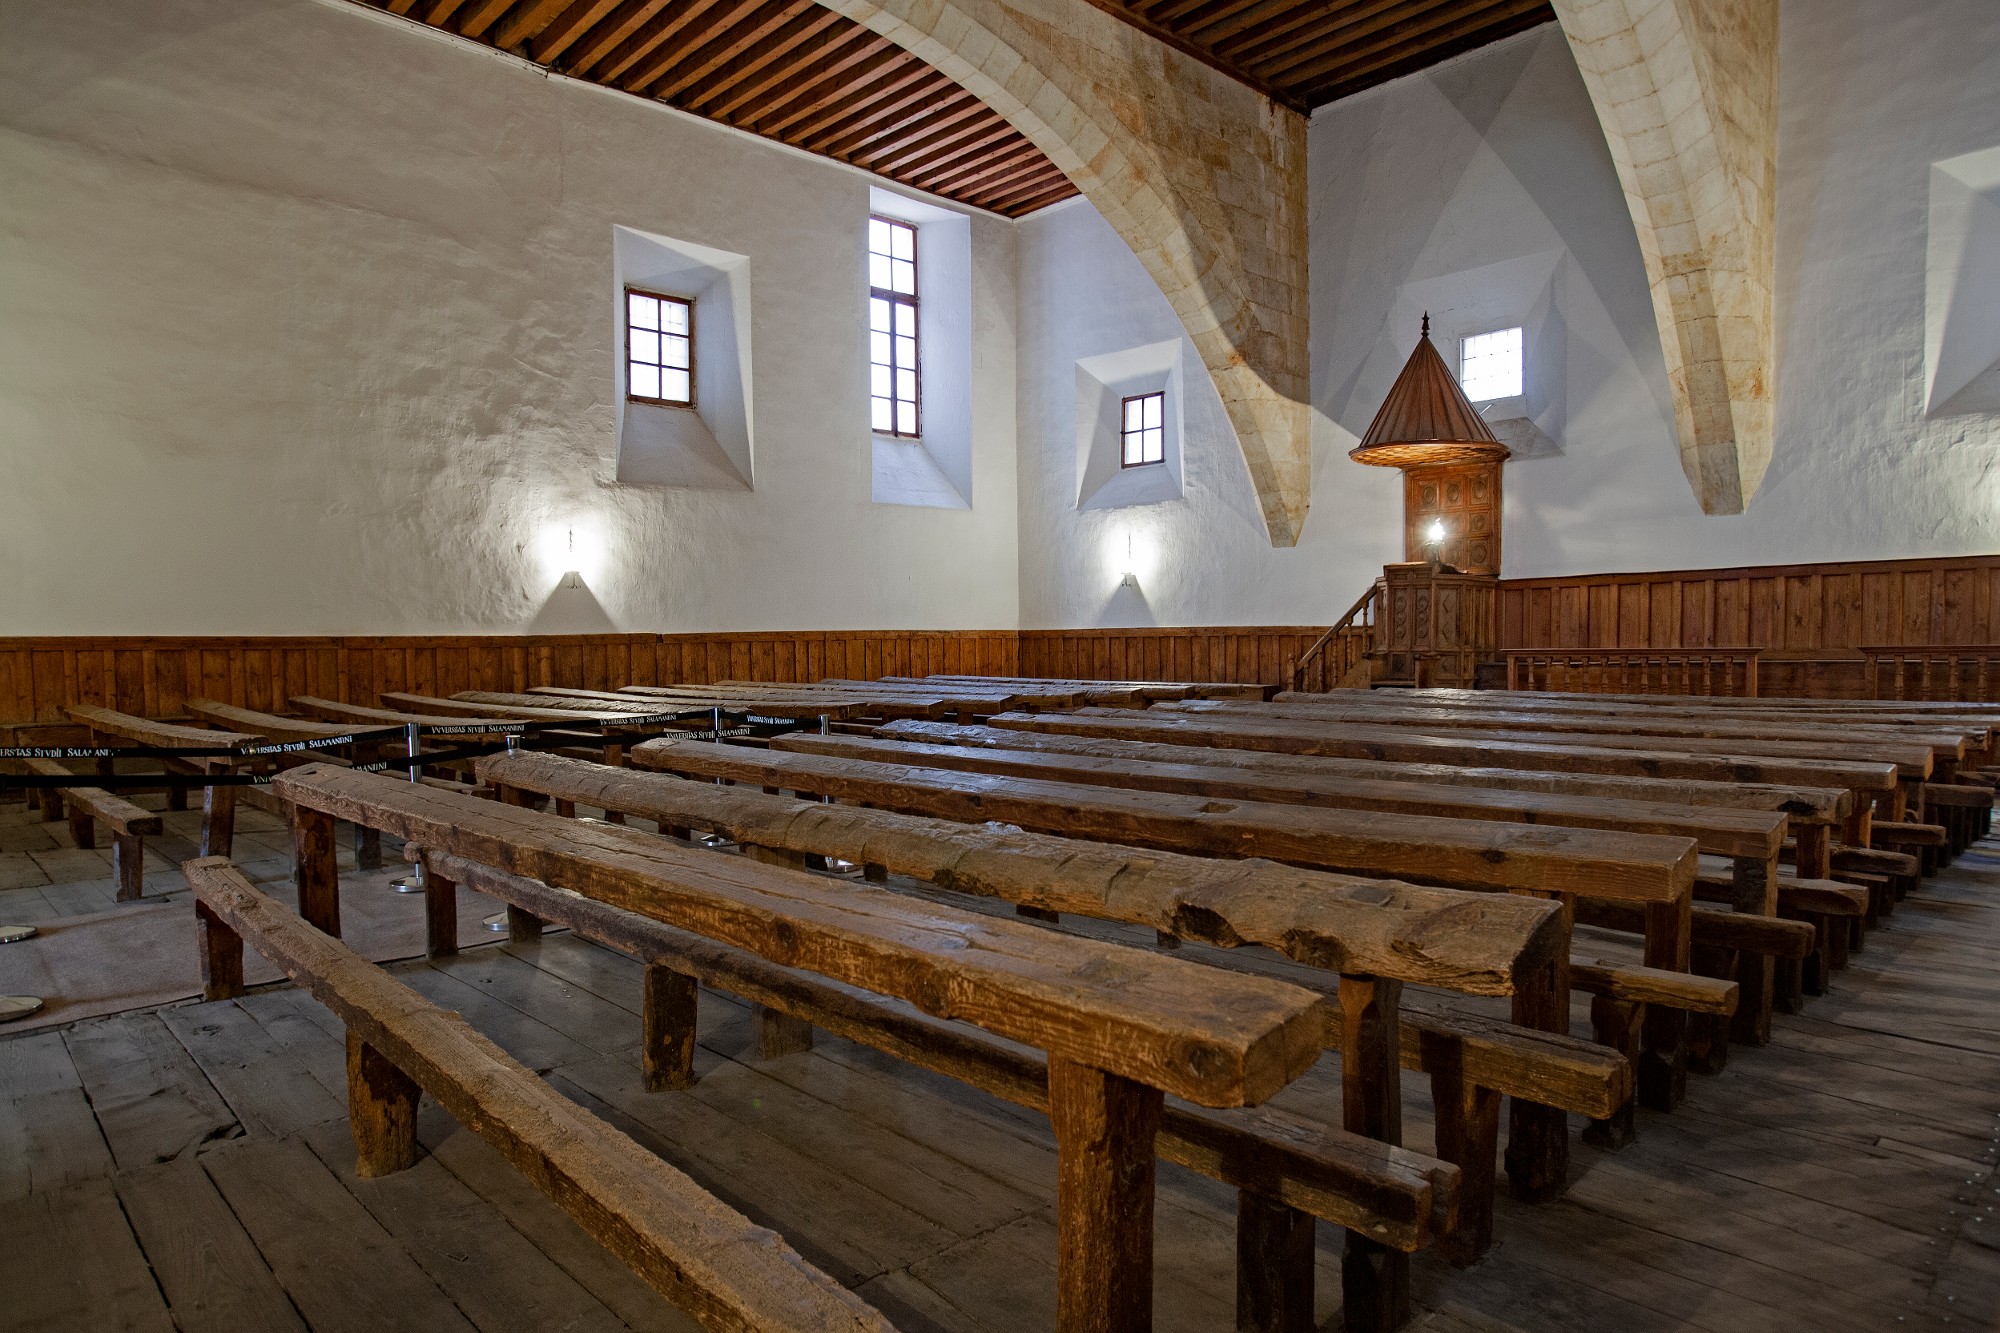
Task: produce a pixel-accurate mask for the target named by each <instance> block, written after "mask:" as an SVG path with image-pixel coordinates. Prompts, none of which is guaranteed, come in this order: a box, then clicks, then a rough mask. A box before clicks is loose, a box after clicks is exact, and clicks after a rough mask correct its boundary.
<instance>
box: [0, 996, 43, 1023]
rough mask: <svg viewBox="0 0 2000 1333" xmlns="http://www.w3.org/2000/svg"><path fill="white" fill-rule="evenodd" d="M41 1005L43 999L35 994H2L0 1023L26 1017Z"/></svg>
mask: <svg viewBox="0 0 2000 1333" xmlns="http://www.w3.org/2000/svg"><path fill="white" fill-rule="evenodd" d="M41 1007H42V1002H41V1000H40V999H38V998H37V997H35V996H33V995H0V1023H11V1022H13V1021H14V1020H15V1019H17V1018H26V1017H27V1016H28V1015H29V1014H32V1013H35V1012H36V1011H38V1010H39V1009H40V1008H41Z"/></svg>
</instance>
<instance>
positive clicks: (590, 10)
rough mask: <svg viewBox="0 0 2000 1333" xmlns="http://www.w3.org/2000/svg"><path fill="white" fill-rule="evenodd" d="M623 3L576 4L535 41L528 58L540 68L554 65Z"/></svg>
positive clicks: (580, 0) (592, 0)
mask: <svg viewBox="0 0 2000 1333" xmlns="http://www.w3.org/2000/svg"><path fill="white" fill-rule="evenodd" d="M619 4H620V0H575V3H574V4H572V5H571V6H570V7H569V8H568V9H565V10H564V11H563V12H562V13H561V14H560V15H558V16H557V18H556V21H555V22H554V23H551V24H550V25H549V26H548V27H546V28H544V29H542V31H541V32H540V33H539V34H538V35H537V36H536V37H535V40H534V42H533V44H532V45H530V46H529V47H528V58H529V59H531V60H533V61H534V62H535V63H536V64H538V65H553V64H555V62H556V61H557V59H559V58H560V57H561V55H562V53H563V52H565V51H567V50H569V48H570V47H571V46H573V45H574V44H575V43H576V42H577V40H578V39H579V38H581V37H582V36H583V35H584V34H585V33H586V32H589V31H590V29H591V28H593V27H595V26H596V25H597V21H598V20H599V19H601V18H603V17H604V16H605V15H606V14H609V13H610V12H611V11H612V10H614V9H616V8H617V7H618V6H619Z"/></svg>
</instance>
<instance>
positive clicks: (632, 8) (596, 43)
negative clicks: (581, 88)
mask: <svg viewBox="0 0 2000 1333" xmlns="http://www.w3.org/2000/svg"><path fill="white" fill-rule="evenodd" d="M670 2H671V0H625V3H624V4H621V5H619V6H618V8H616V9H614V10H612V11H611V12H610V13H609V14H607V15H605V16H604V17H603V18H601V19H599V20H598V21H597V22H595V23H593V24H591V25H590V29H589V30H588V31H587V32H585V33H584V34H583V37H582V39H581V40H579V41H578V42H577V44H576V46H575V47H574V48H573V49H572V50H571V52H570V57H569V59H567V60H565V61H563V63H562V69H563V72H564V73H566V74H574V75H576V76H577V77H578V78H585V79H596V80H597V81H598V82H600V83H603V82H605V81H606V80H607V79H608V77H609V75H607V74H606V72H605V70H604V69H603V68H601V67H602V66H603V65H604V63H605V62H606V61H608V60H610V59H611V58H612V57H613V56H614V55H617V54H619V53H621V52H622V51H624V50H625V49H626V46H627V44H628V43H630V42H631V41H632V40H633V39H634V38H635V37H637V36H639V35H640V34H642V33H644V32H646V31H647V30H648V29H649V28H651V27H655V26H657V27H665V26H666V24H668V23H669V22H671V21H672V20H673V17H674V16H673V15H671V14H668V15H665V16H664V17H662V15H661V12H660V11H662V10H664V9H665V8H666V7H667V5H668V4H669V3H670ZM695 3H696V4H697V5H699V4H701V3H702V0H695ZM628 63H629V62H628Z"/></svg>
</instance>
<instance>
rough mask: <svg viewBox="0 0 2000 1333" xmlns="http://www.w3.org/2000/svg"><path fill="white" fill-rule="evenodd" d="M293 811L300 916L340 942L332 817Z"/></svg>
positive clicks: (295, 808) (294, 870) (294, 873)
mask: <svg viewBox="0 0 2000 1333" xmlns="http://www.w3.org/2000/svg"><path fill="white" fill-rule="evenodd" d="M210 790H211V791H213V790H216V789H215V788H210ZM291 811H292V818H291V825H292V880H293V882H294V883H295V884H297V885H298V890H299V915H300V916H302V917H304V918H305V919H306V920H307V921H308V922H310V923H311V924H312V925H314V926H316V927H318V928H319V929H320V930H323V931H325V932H326V933H327V934H329V935H332V936H333V937H334V938H336V939H338V938H339V937H340V864H339V862H338V861H337V860H336V859H335V856H334V850H333V849H334V834H333V816H332V815H328V814H322V813H321V812H319V811H318V810H306V809H303V808H301V807H299V806H296V805H295V806H293V807H292V808H291Z"/></svg>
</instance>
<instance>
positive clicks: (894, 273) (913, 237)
mask: <svg viewBox="0 0 2000 1333" xmlns="http://www.w3.org/2000/svg"><path fill="white" fill-rule="evenodd" d="M868 374H869V380H868V410H869V424H870V425H871V426H872V428H873V429H874V431H875V433H876V434H877V435H894V436H898V437H900V438H903V439H916V438H918V437H919V436H921V435H922V434H923V418H922V416H921V412H920V408H921V403H922V397H921V394H920V388H921V372H920V368H919V364H918V358H917V229H916V228H915V227H913V226H911V225H910V224H909V223H907V222H898V221H896V220H895V219H893V218H883V217H871V218H869V219H868Z"/></svg>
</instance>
